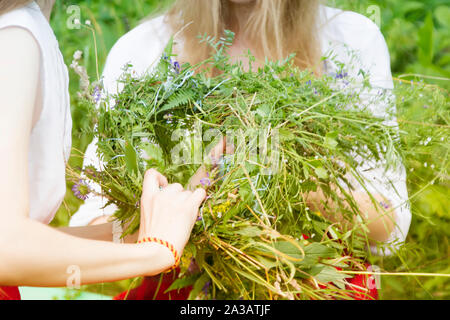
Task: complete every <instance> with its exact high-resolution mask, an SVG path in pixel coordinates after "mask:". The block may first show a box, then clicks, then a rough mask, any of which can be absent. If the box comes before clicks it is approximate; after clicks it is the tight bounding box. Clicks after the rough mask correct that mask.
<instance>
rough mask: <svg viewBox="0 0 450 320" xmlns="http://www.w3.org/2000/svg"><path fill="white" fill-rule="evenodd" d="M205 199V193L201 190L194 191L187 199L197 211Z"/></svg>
mask: <svg viewBox="0 0 450 320" xmlns="http://www.w3.org/2000/svg"><path fill="white" fill-rule="evenodd" d="M205 198H206V191H205V190H204V189H201V188H199V189H196V190H195V191H194V192H193V193H192V194H191V196H190V197H189V199H190V200H191V201H192V203H193V204H194V205H195V207H196V208H197V209H198V208H199V207H200V205H201V204H202V202H203V201H204V200H205Z"/></svg>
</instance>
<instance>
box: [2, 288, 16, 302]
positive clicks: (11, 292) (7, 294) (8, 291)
mask: <svg viewBox="0 0 450 320" xmlns="http://www.w3.org/2000/svg"><path fill="white" fill-rule="evenodd" d="M0 300H20V292H19V288H17V287H0Z"/></svg>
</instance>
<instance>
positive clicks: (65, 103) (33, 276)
mask: <svg viewBox="0 0 450 320" xmlns="http://www.w3.org/2000/svg"><path fill="white" fill-rule="evenodd" d="M53 4H54V0H53V1H52V0H43V1H38V2H34V1H26V0H15V1H13V0H2V1H0V46H1V47H0V48H1V49H0V150H1V151H2V156H1V157H0V170H1V181H0V299H1V298H2V292H4V291H5V290H2V288H1V286H5V287H8V288H11V287H13V286H19V285H21V286H46V287H47V286H66V285H68V284H69V285H70V284H73V283H75V284H76V285H83V284H89V283H101V282H108V281H116V280H121V279H127V278H132V277H137V276H145V275H155V274H158V273H161V272H163V271H165V270H167V269H169V268H170V267H172V266H173V265H174V264H175V261H176V255H175V254H174V250H176V251H177V252H178V254H179V255H181V254H182V251H183V248H184V246H185V245H186V243H187V241H188V239H189V236H190V233H191V231H192V228H193V225H194V223H195V221H196V219H197V215H198V208H199V206H200V204H201V203H202V201H203V200H204V198H205V196H206V194H205V191H204V190H202V189H199V190H195V191H186V190H184V189H183V187H182V186H181V185H179V184H168V181H167V179H166V178H165V177H164V176H163V175H162V174H160V173H158V172H157V171H156V170H149V171H147V172H146V174H145V181H144V185H143V195H142V198H141V227H140V229H139V234H137V235H135V236H133V237H131V238H128V239H125V240H126V242H130V243H114V242H113V241H112V240H113V232H112V231H113V230H112V223H105V224H102V225H98V226H90V227H77V228H58V229H55V228H51V227H49V226H47V225H46V224H48V223H49V222H50V221H51V220H52V218H53V217H54V214H55V212H56V211H57V209H58V207H59V206H60V204H61V202H62V200H63V197H64V194H65V190H66V184H65V164H66V161H67V160H68V158H69V155H70V148H71V128H72V123H71V121H72V120H71V116H70V105H69V101H70V100H69V91H68V79H69V78H68V72H67V68H66V66H65V64H64V61H63V57H62V55H61V52H60V50H59V46H58V42H57V39H56V38H55V35H54V33H53V31H52V29H51V27H50V25H49V23H48V17H49V16H50V11H51V8H52V6H53ZM40 5H41V6H40ZM161 188H162V189H161ZM147 237H156V238H158V239H161V240H163V241H166V242H167V243H169V244H171V245H172V246H173V247H174V248H173V249H172V250H171V249H169V246H166V245H162V244H159V243H156V242H144V243H139V244H136V243H135V242H136V240H137V239H139V240H143V239H146V238H147ZM74 277H77V279H74ZM69 280H70V281H69ZM72 281H73V282H72ZM8 290H9V289H8Z"/></svg>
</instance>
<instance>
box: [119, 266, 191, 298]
mask: <svg viewBox="0 0 450 320" xmlns="http://www.w3.org/2000/svg"><path fill="white" fill-rule="evenodd" d="M179 272H180V269H179V268H178V269H176V270H175V271H174V272H170V273H166V274H164V275H163V279H162V282H161V285H160V287H159V290H158V293H157V294H156V297H155V292H156V290H157V289H158V284H159V281H160V276H159V275H157V276H154V277H145V278H144V280H143V281H142V284H141V285H140V286H139V287H137V288H134V289H132V290H129V291H124V292H122V293H120V294H118V295H117V296H115V297H114V298H113V299H114V300H125V297H126V300H153V299H155V300H186V299H187V298H188V296H189V293H190V292H191V290H192V286H189V287H186V288H182V289H179V290H172V291H169V292H167V293H164V291H166V290H167V289H168V288H169V287H170V285H171V284H172V282H174V281H175V280H176V279H177V278H178V274H179ZM127 293H128V295H127Z"/></svg>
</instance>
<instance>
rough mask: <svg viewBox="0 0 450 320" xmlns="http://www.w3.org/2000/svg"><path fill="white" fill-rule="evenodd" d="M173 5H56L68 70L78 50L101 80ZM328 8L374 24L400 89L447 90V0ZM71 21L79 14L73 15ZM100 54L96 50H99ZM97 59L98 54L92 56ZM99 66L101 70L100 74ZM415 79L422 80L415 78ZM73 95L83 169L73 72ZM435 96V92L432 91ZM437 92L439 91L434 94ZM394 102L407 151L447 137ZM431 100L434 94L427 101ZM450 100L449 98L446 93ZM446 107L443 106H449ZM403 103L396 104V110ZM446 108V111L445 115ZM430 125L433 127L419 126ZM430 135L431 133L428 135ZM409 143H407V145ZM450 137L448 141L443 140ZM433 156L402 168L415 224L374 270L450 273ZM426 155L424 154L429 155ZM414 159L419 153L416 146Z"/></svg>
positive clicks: (404, 286)
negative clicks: (73, 24)
mask: <svg viewBox="0 0 450 320" xmlns="http://www.w3.org/2000/svg"><path fill="white" fill-rule="evenodd" d="M171 2H172V0H133V1H124V0H95V1H94V0H72V1H66V0H64V1H57V2H56V4H55V8H54V12H53V15H52V19H51V25H52V27H53V29H54V30H55V34H56V36H57V38H58V40H59V42H60V47H61V50H62V52H63V55H64V59H65V61H66V64H67V65H69V64H70V63H71V61H72V57H73V54H74V52H75V51H76V50H81V51H82V52H83V56H84V59H83V62H84V66H85V67H86V68H87V70H88V73H89V75H90V76H91V78H92V79H95V78H96V77H97V69H98V73H101V71H102V67H103V65H104V62H105V60H106V56H107V54H108V52H109V50H110V49H111V47H112V46H113V44H114V43H115V42H116V41H117V39H118V38H119V37H120V36H122V35H123V34H125V33H126V32H128V31H129V30H131V29H132V28H134V27H135V26H137V25H138V24H139V23H140V22H141V21H142V19H145V18H146V17H147V16H148V15H149V14H152V13H153V14H154V13H155V12H158V11H160V10H163V9H164V8H165V7H167V6H168V5H169V4H170V3H171ZM326 2H327V4H328V5H330V6H334V7H338V8H342V9H345V10H352V11H355V12H359V13H361V14H363V15H365V16H367V17H369V18H371V19H373V20H374V21H375V22H376V23H377V24H379V26H380V28H381V31H382V32H383V34H384V36H385V38H386V42H387V44H388V47H389V50H390V54H391V67H392V72H393V75H394V77H396V79H397V80H396V81H395V83H396V86H399V85H400V83H403V82H400V80H401V81H406V80H407V82H408V83H409V81H410V80H413V81H414V85H420V86H424V87H426V88H435V87H432V85H439V86H440V87H441V88H444V89H447V90H448V89H449V88H450V85H449V83H450V82H449V81H448V80H447V81H446V80H444V78H450V54H449V53H450V26H449V24H450V6H449V4H450V3H449V1H448V0H427V1H425V0H421V1H408V0H378V1H375V0H328V1H326ZM70 6H77V7H75V10H76V9H77V8H79V12H80V21H81V22H82V24H84V23H85V22H86V20H90V22H91V24H92V27H93V29H94V30H95V34H96V36H95V41H94V37H93V33H92V31H91V30H90V29H89V28H86V27H84V26H81V28H79V29H76V28H75V29H73V28H70V27H69V26H70V24H69V22H70V21H71V19H73V17H74V11H71V10H73V9H74V7H70ZM75 13H76V11H75ZM96 48H97V49H96ZM96 52H97V54H96ZM97 66H98V68H97ZM418 75H421V76H420V77H419V76H418ZM70 80H71V85H70V91H71V96H72V117H73V121H74V126H73V150H74V151H73V153H72V157H71V159H70V165H71V166H73V167H76V166H81V164H82V158H81V157H80V156H79V152H78V151H84V150H85V148H86V147H87V145H88V144H89V142H90V141H91V139H92V137H90V136H85V135H82V134H81V132H82V128H83V127H86V126H89V125H90V121H89V119H88V118H87V117H86V115H87V112H86V110H85V109H84V107H83V105H81V104H78V102H77V101H78V100H77V96H76V92H77V90H78V77H77V76H76V75H75V74H73V72H70ZM435 89H436V88H435ZM436 90H442V89H436ZM404 93H405V96H399V97H398V99H399V105H401V108H399V110H398V113H399V114H398V119H399V123H400V128H401V129H402V130H406V131H407V132H408V135H409V136H410V137H411V139H409V138H405V139H404V143H411V142H412V141H415V140H414V136H415V135H417V136H418V135H419V134H418V133H417V134H415V131H414V130H427V128H428V129H429V128H430V126H431V127H432V126H440V128H443V129H444V130H445V129H446V130H447V131H448V128H449V127H448V126H449V124H448V123H442V117H439V115H436V114H435V110H434V109H433V108H427V105H428V104H429V101H427V100H426V99H429V95H424V96H423V97H420V96H414V99H408V100H407V101H406V103H404V101H402V99H404V98H405V97H406V98H408V91H407V87H406V86H405V90H404ZM431 94H432V93H431ZM446 94H448V92H446ZM447 101H448V100H447ZM400 102H401V103H400ZM448 108H449V106H448V105H447V111H448ZM417 123H427V124H430V126H417ZM430 132H431V131H430ZM408 135H407V136H406V137H408ZM448 136H450V135H448V134H447V137H448ZM430 138H431V141H430V142H422V143H431V144H433V147H435V148H432V150H433V151H432V152H427V153H424V154H422V159H423V161H421V162H420V163H410V162H408V161H406V164H405V165H406V167H407V170H408V189H409V193H410V195H414V197H413V200H412V203H411V205H412V211H413V218H412V223H411V228H410V231H409V234H408V238H407V242H406V245H405V246H404V247H403V249H402V250H401V252H400V253H399V254H398V255H396V256H395V257H371V258H370V260H371V262H372V263H374V264H377V265H379V266H380V267H381V268H382V269H383V270H389V271H393V272H408V271H414V272H435V273H450V264H449V261H450V249H449V248H450V247H449V243H448V238H449V233H450V217H449V210H448V208H449V207H450V191H449V190H450V186H449V179H448V176H446V178H445V179H440V180H436V179H435V178H436V177H433V176H430V174H429V173H428V172H429V170H427V168H428V166H431V165H434V166H438V165H440V166H442V167H443V170H444V169H446V170H447V172H448V163H442V160H441V161H439V160H440V159H442V158H443V157H442V152H443V151H442V150H448V139H447V140H445V141H434V140H433V137H432V136H430ZM427 150H429V148H428V149H427ZM417 152H419V153H420V152H421V147H420V144H419V145H417ZM70 187H71V185H70V184H69V183H68V192H67V195H66V199H65V201H64V204H63V205H62V206H61V209H60V210H59V212H58V214H57V216H56V218H55V219H54V221H53V222H52V225H54V226H61V225H67V224H68V221H69V219H70V215H71V214H73V213H75V212H76V210H77V208H78V207H79V205H80V204H81V201H79V200H78V199H77V198H75V197H74V196H73V194H72V192H71V191H70ZM130 283H131V280H127V281H121V282H117V283H112V284H103V285H95V286H87V287H86V290H93V291H96V292H100V293H102V292H104V293H106V294H111V295H113V294H116V293H118V292H120V291H122V290H124V289H125V288H127V286H129V285H130ZM380 293H381V297H382V298H384V299H449V298H450V281H448V280H446V279H443V278H434V277H431V278H423V277H419V278H413V277H406V278H405V277H383V279H382V288H381V290H380Z"/></svg>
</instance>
